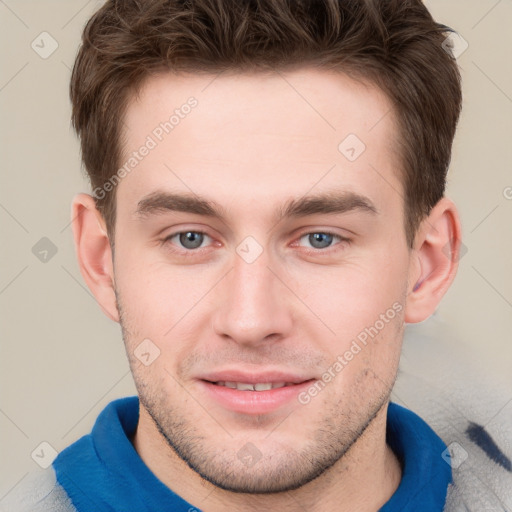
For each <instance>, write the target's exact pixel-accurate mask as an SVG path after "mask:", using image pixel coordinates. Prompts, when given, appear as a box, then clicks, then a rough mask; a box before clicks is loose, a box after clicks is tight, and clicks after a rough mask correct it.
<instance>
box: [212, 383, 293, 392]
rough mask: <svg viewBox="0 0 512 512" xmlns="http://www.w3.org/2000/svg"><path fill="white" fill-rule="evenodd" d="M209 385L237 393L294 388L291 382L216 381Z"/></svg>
mask: <svg viewBox="0 0 512 512" xmlns="http://www.w3.org/2000/svg"><path fill="white" fill-rule="evenodd" d="M206 382H210V381H206ZM210 384H215V385H216V386H224V387H226V388H230V389H238V391H270V390H271V389H279V388H284V387H288V386H295V384H294V383H293V382H256V383H255V384H251V383H250V382H230V381H218V382H210Z"/></svg>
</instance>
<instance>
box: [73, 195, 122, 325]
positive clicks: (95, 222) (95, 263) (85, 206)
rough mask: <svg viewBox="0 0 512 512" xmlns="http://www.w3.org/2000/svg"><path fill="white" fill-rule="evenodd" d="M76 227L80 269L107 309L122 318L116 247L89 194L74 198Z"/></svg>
mask: <svg viewBox="0 0 512 512" xmlns="http://www.w3.org/2000/svg"><path fill="white" fill-rule="evenodd" d="M71 215H72V217H71V218H72V221H71V222H72V227H73V237H74V241H75V250H76V254H77V257H78V264H79V267H80V272H81V274H82V276H83V278H84V280H85V282H86V283H87V286H88V287H89V289H90V290H91V292H92V293H93V295H94V297H95V298H96V301H97V302H98V304H99V306H100V307H101V309H102V310H103V312H104V313H105V314H106V315H107V316H108V317H109V318H111V319H112V320H114V322H119V312H118V310H117V304H116V297H115V293H114V270H113V261H112V251H111V248H110V243H109V238H108V235H107V230H106V225H105V221H104V219H103V217H102V215H101V213H100V212H99V211H98V209H97V208H96V203H95V200H94V198H93V197H92V196H90V195H88V194H78V195H76V196H75V197H74V198H73V202H72V208H71Z"/></svg>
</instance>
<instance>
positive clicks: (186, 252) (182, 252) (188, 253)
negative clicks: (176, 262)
mask: <svg viewBox="0 0 512 512" xmlns="http://www.w3.org/2000/svg"><path fill="white" fill-rule="evenodd" d="M184 233H196V234H200V235H205V236H207V237H209V238H212V237H211V236H209V235H208V234H207V233H205V232H204V231H194V230H185V231H176V232H175V233H171V234H170V235H168V236H166V237H165V238H164V239H163V240H162V245H171V246H174V244H173V243H172V242H171V239H172V238H174V237H175V236H177V235H181V234H184ZM313 234H322V235H328V236H332V237H334V238H338V239H339V240H340V242H339V243H338V244H334V245H332V246H330V247H327V248H325V249H315V248H304V249H306V250H305V251H303V252H306V254H308V255H314V256H319V255H328V254H331V253H332V252H335V251H337V250H339V249H336V248H334V247H335V246H336V245H341V244H343V243H346V244H350V243H351V242H352V240H351V239H350V238H346V237H344V236H341V235H338V234H336V233H332V232H330V231H306V232H304V233H302V234H301V235H300V236H299V237H298V239H297V240H299V241H300V240H301V239H302V238H304V237H305V236H307V235H313ZM294 243H295V242H294ZM205 249H207V248H206V247H200V248H197V249H176V248H173V249H170V250H171V251H172V252H174V253H177V254H178V255H179V256H184V257H194V256H197V255H199V254H201V253H202V252H203V250H205Z"/></svg>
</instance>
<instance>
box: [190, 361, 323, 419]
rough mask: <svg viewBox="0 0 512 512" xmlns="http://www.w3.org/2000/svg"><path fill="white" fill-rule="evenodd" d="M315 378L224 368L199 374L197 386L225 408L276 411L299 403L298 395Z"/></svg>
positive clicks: (249, 413)
mask: <svg viewBox="0 0 512 512" xmlns="http://www.w3.org/2000/svg"><path fill="white" fill-rule="evenodd" d="M315 380H316V379H315V378H313V377H310V376H307V375H299V374H292V373H288V372H279V371H276V372H273V371H272V372H270V371H269V372H258V373H249V372H241V371H237V370H233V371H231V370H227V371H222V372H215V373H210V374H205V375H202V376H201V377H200V378H199V379H198V385H199V386H200V388H201V389H202V391H203V392H204V393H206V395H207V396H208V397H209V398H211V399H212V400H213V401H215V402H216V403H217V404H219V405H220V406H221V407H223V408H224V409H228V410H230V411H234V412H236V413H242V414H246V415H252V414H260V415H261V414H266V413H270V412H274V411H278V410H279V409H280V408H282V407H284V406H286V405H289V404H298V401H297V396H298V394H299V393H300V392H301V391H303V390H305V389H306V388H307V387H308V386H309V385H311V383H312V382H313V381H315Z"/></svg>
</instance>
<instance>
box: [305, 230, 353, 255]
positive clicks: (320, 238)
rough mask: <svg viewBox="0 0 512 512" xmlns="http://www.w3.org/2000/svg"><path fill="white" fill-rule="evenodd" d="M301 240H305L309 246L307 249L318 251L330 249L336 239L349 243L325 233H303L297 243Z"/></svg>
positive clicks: (334, 235) (337, 236) (347, 240)
mask: <svg viewBox="0 0 512 512" xmlns="http://www.w3.org/2000/svg"><path fill="white" fill-rule="evenodd" d="M303 239H305V240H306V241H307V243H309V244H310V246H309V247H312V248H313V249H318V250H322V249H329V248H330V247H332V245H333V241H335V239H338V240H339V241H340V242H350V240H349V239H348V238H345V237H343V236H340V235H336V234H334V233H329V232H325V231H317V232H311V233H304V234H303V235H302V236H301V237H300V238H299V241H300V240H303ZM306 247H308V246H306Z"/></svg>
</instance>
